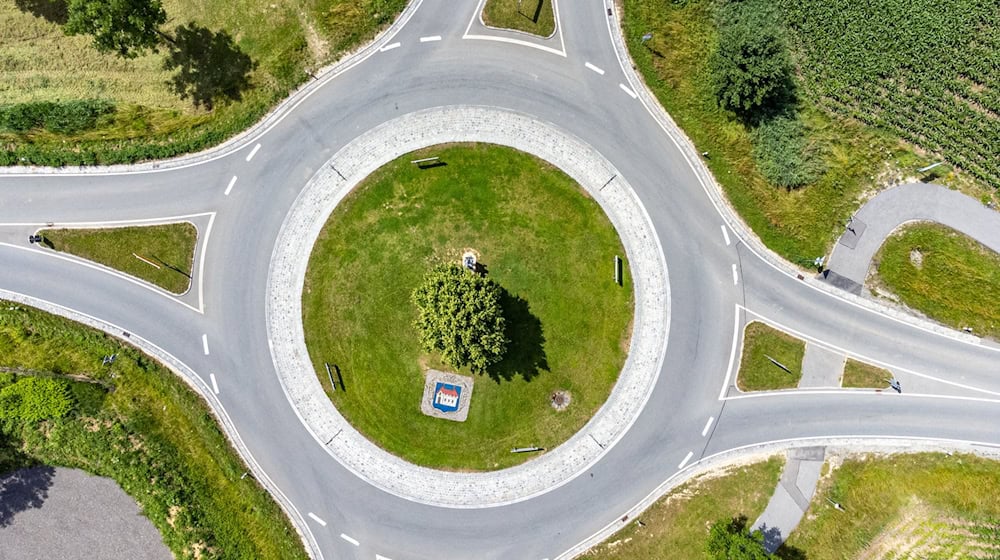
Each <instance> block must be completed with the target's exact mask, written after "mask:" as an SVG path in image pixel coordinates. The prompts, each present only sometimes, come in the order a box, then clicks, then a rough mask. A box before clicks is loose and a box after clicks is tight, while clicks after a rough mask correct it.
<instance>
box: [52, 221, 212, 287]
mask: <svg viewBox="0 0 1000 560" xmlns="http://www.w3.org/2000/svg"><path fill="white" fill-rule="evenodd" d="M38 233H39V234H40V235H42V239H43V241H42V243H43V245H44V246H46V247H49V248H51V249H54V250H56V251H61V252H63V253H70V254H72V255H76V256H78V257H82V258H84V259H87V260H91V261H94V262H97V263H101V264H103V265H105V266H109V267H111V268H113V269H115V270H119V271H121V272H124V273H125V274H129V275H131V276H135V277H136V278H141V279H142V280H145V281H147V282H149V283H151V284H155V285H157V286H159V287H161V288H163V289H164V290H167V291H168V292H172V293H175V294H181V293H184V292H186V291H187V290H188V288H189V287H190V285H191V274H192V270H193V266H194V248H195V243H196V242H197V239H198V231H197V230H196V229H195V227H194V226H193V225H192V224H190V223H188V222H181V223H176V224H165V225H156V226H133V227H123V228H100V229H43V230H40V231H39V232H38Z"/></svg>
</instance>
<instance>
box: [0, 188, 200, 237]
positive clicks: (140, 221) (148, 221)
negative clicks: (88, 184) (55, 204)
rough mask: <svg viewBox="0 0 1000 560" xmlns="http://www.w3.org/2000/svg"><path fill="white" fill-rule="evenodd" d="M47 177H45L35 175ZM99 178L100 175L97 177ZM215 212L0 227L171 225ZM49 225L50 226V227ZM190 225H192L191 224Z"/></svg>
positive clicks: (12, 224) (4, 225)
mask: <svg viewBox="0 0 1000 560" xmlns="http://www.w3.org/2000/svg"><path fill="white" fill-rule="evenodd" d="M35 176H36V177H47V175H35ZM97 176H98V177H101V176H102V175H97ZM213 214H215V212H199V213H197V214H182V215H180V216H163V217H160V218H139V219H136V220H103V221H99V222H4V223H0V227H29V226H32V227H38V228H84V227H89V228H95V229H96V228H113V227H119V226H123V225H130V224H172V223H175V222H191V220H189V219H188V218H200V217H202V216H211V215H213ZM49 224H52V225H51V226H50V225H49ZM192 225H194V224H193V223H192Z"/></svg>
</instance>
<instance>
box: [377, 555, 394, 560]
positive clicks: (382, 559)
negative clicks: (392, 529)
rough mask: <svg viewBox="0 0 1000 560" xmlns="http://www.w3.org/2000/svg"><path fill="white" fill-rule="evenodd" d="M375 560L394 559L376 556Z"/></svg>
mask: <svg viewBox="0 0 1000 560" xmlns="http://www.w3.org/2000/svg"><path fill="white" fill-rule="evenodd" d="M375 560H392V558H389V557H388V556H382V555H381V554H376V555H375Z"/></svg>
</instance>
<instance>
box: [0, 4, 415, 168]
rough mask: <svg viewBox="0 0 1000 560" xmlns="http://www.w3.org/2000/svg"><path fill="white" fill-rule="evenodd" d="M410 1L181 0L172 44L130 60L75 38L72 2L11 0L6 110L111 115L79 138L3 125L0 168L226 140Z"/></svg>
mask: <svg viewBox="0 0 1000 560" xmlns="http://www.w3.org/2000/svg"><path fill="white" fill-rule="evenodd" d="M405 4H406V0H288V1H286V2H277V3H275V2H269V1H268V0H242V1H240V2H229V1H227V0H197V1H196V0H173V1H170V2H165V3H164V8H165V9H166V12H167V17H168V22H167V24H166V25H164V26H163V28H162V31H163V32H164V33H165V34H166V35H168V36H170V37H172V39H173V42H172V43H169V42H165V43H164V44H163V45H162V46H161V48H160V49H159V52H148V53H145V54H142V55H141V56H138V57H136V58H133V59H122V58H120V57H117V56H115V55H111V54H102V53H99V52H97V51H96V50H95V49H94V48H93V47H92V46H91V44H90V42H91V40H90V38H89V37H87V36H67V35H66V34H65V33H64V32H63V30H62V27H61V23H62V22H63V21H65V10H63V11H60V10H58V9H56V8H58V7H59V6H60V5H62V6H63V7H64V5H65V4H64V3H63V2H48V1H45V2H42V1H26V2H21V1H17V2H2V3H0V37H3V40H2V41H0V99H3V102H4V103H5V104H12V105H22V104H37V103H41V102H67V101H71V102H72V101H88V100H89V101H95V102H96V101H99V102H101V103H105V104H109V105H110V106H111V107H113V110H112V111H110V112H108V113H106V114H102V115H100V116H99V117H97V118H96V119H95V120H94V121H93V122H90V123H88V126H87V127H86V128H85V129H81V130H73V131H71V132H54V131H53V130H51V127H35V128H32V129H31V130H27V131H19V130H10V129H4V127H3V126H2V121H3V119H0V165H15V164H18V165H24V164H38V165H84V164H111V163H126V162H134V161H139V160H144V159H156V158H166V157H171V156H175V155H178V154H183V153H189V152H195V151H199V150H202V149H205V148H207V147H210V146H212V145H215V144H218V143H220V142H222V141H223V140H225V139H226V138H228V137H230V136H232V135H234V134H236V133H238V132H240V131H242V130H245V129H246V128H248V127H249V126H251V125H252V124H253V123H255V122H256V121H257V120H259V119H260V118H261V117H262V116H263V115H264V114H265V113H266V112H267V111H268V110H269V109H270V108H271V107H273V106H274V105H275V104H276V103H278V102H279V101H280V100H282V99H284V98H285V97H286V96H287V95H288V94H289V92H291V91H292V90H293V89H294V88H295V87H297V86H298V85H299V84H301V83H303V82H305V81H306V80H308V79H309V75H310V74H309V73H310V72H314V71H315V70H316V69H317V68H319V67H321V66H323V65H326V64H329V63H331V62H333V61H334V60H336V59H337V58H338V57H340V56H342V55H343V54H344V53H346V52H348V51H350V50H353V49H355V48H357V47H358V46H359V45H361V44H363V43H364V42H365V41H368V40H370V39H371V38H372V37H374V36H375V35H376V34H377V33H378V31H379V30H380V29H382V28H383V27H385V26H386V25H388V24H389V23H390V22H391V21H393V20H394V19H395V17H396V16H397V15H398V14H399V12H400V11H401V10H402V9H403V7H404V6H405ZM218 68H226V69H227V72H224V73H220V72H217V71H216V70H217V69H218ZM26 106H27V105H26ZM34 106H37V105H34ZM3 112H4V111H3V110H2V108H0V114H2V113H3Z"/></svg>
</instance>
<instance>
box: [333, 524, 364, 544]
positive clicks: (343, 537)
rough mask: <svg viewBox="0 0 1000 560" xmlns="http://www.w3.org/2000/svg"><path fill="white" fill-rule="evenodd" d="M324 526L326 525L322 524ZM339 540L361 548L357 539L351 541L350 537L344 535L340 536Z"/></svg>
mask: <svg viewBox="0 0 1000 560" xmlns="http://www.w3.org/2000/svg"><path fill="white" fill-rule="evenodd" d="M324 525H326V524H325V523H324ZM340 538H342V539H344V540H345V541H347V542H349V543H351V544H353V545H354V546H361V543H359V542H358V540H357V539H352V538H351V537H349V536H347V535H345V534H344V533H341V534H340Z"/></svg>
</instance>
